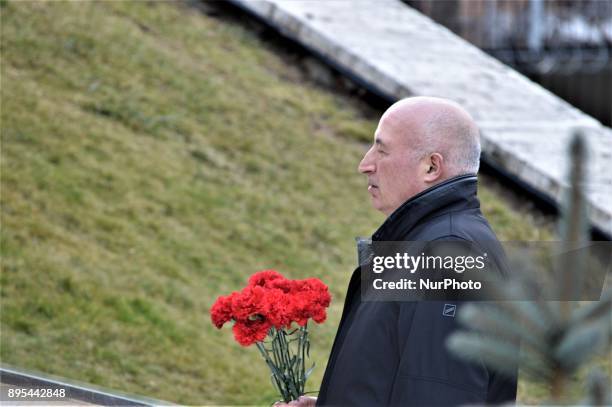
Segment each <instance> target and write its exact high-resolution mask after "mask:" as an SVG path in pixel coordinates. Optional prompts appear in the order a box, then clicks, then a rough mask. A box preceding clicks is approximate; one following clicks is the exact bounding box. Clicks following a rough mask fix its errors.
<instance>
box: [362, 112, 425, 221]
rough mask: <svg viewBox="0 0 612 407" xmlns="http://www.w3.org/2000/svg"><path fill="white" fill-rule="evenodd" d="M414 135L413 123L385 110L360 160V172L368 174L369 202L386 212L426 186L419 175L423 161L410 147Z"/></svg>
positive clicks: (392, 209) (389, 211) (415, 133)
mask: <svg viewBox="0 0 612 407" xmlns="http://www.w3.org/2000/svg"><path fill="white" fill-rule="evenodd" d="M415 137H417V131H415V130H414V126H409V125H407V124H406V123H402V122H400V121H399V120H397V119H395V118H394V117H393V116H392V115H386V114H385V115H383V117H382V118H381V120H380V122H379V124H378V128H377V129H376V133H375V134H374V144H373V145H372V147H371V148H370V149H369V150H368V152H367V153H366V154H365V156H364V157H363V159H362V160H361V163H359V172H361V173H362V174H365V175H367V177H368V192H369V193H370V197H371V199H372V205H373V206H374V208H376V209H378V210H379V211H381V212H382V213H384V214H385V215H387V216H389V215H390V214H391V213H392V212H393V211H394V210H395V209H397V208H398V207H399V206H400V205H402V204H403V203H404V202H406V201H407V200H408V199H409V198H411V197H412V196H414V195H416V194H418V193H419V192H421V191H422V190H424V189H425V188H426V186H425V183H424V182H423V180H422V179H421V176H420V175H421V174H420V171H422V170H423V165H422V163H420V162H419V161H418V157H416V154H414V151H413V148H411V145H413V144H414V143H413V140H414V139H415Z"/></svg>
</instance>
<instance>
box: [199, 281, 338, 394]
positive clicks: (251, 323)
mask: <svg viewBox="0 0 612 407" xmlns="http://www.w3.org/2000/svg"><path fill="white" fill-rule="evenodd" d="M330 301H331V296H330V295H329V291H328V289H327V286H326V285H325V284H323V282H321V280H318V279H316V278H307V279H305V280H289V279H286V278H285V277H284V276H283V275H282V274H280V273H279V272H277V271H275V270H262V271H260V272H257V273H255V274H253V275H252V276H251V277H250V278H249V281H248V284H247V286H246V287H244V288H243V289H242V290H241V291H236V292H233V293H231V294H230V295H227V296H221V297H219V298H217V301H215V303H214V304H213V306H212V307H211V309H210V319H211V321H212V323H213V324H214V325H215V326H216V327H217V328H221V327H223V325H224V324H225V323H226V322H228V321H234V326H233V327H232V331H233V332H234V338H235V339H236V341H237V342H238V343H239V344H240V345H242V346H249V345H252V344H256V345H257V347H258V348H259V350H260V352H261V353H262V355H263V356H264V358H265V359H266V363H267V364H268V366H270V369H271V370H272V375H273V378H274V380H275V381H276V383H277V385H278V384H282V385H279V386H277V387H278V388H279V389H281V393H282V396H283V399H284V400H285V401H286V402H289V401H290V400H297V398H298V397H299V396H301V395H303V394H304V386H305V383H306V376H305V375H304V374H303V372H305V367H306V361H305V360H304V358H302V357H299V356H298V355H304V354H305V352H306V350H307V349H308V348H309V347H310V345H309V339H308V330H307V324H308V320H309V319H312V320H313V321H315V322H316V323H322V322H324V321H325V319H326V317H327V313H326V309H327V307H328V306H329V304H330ZM294 322H295V323H297V324H298V325H299V328H297V329H293V330H291V332H288V330H289V328H290V327H291V325H292V324H293V323H294ZM266 336H269V342H266V345H265V346H264V344H263V341H264V340H265V339H266ZM291 337H294V338H293V339H289V338H291ZM296 346H297V347H299V349H293V348H295V347H296ZM271 347H273V348H274V349H275V351H273V350H272V349H271ZM270 352H281V353H282V356H281V357H279V355H277V354H276V353H275V354H274V357H271V356H270ZM287 361H293V362H287ZM296 361H297V362H296ZM295 363H297V365H296V366H294V364H295ZM300 371H301V372H302V374H301V375H300V374H299V373H298V372H300ZM278 372H289V374H285V373H282V374H279V373H278ZM283 389H284V390H283Z"/></svg>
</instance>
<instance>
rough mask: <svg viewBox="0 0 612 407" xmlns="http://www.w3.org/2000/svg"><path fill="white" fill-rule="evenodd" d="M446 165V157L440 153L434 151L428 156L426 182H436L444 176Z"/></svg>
mask: <svg viewBox="0 0 612 407" xmlns="http://www.w3.org/2000/svg"><path fill="white" fill-rule="evenodd" d="M443 165H444V157H442V155H441V154H439V153H433V154H431V155H429V157H427V160H426V170H425V177H424V181H425V182H436V181H437V180H439V179H440V178H441V177H442V172H443Z"/></svg>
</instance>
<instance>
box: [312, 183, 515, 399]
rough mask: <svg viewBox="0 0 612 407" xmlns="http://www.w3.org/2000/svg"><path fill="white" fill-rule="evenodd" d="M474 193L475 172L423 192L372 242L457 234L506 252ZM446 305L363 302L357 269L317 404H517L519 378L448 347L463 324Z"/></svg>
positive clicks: (493, 249) (403, 208)
mask: <svg viewBox="0 0 612 407" xmlns="http://www.w3.org/2000/svg"><path fill="white" fill-rule="evenodd" d="M476 191H477V178H476V176H475V175H462V176H459V177H455V178H452V179H450V180H447V181H445V182H443V183H441V184H438V185H436V186H434V187H432V188H430V189H428V190H426V191H423V192H422V193H420V194H418V195H416V196H414V197H412V198H411V199H410V200H408V201H406V202H405V203H404V204H403V205H402V206H401V207H399V208H398V209H397V210H396V211H395V212H393V213H392V214H391V215H390V216H389V217H388V218H387V220H386V221H385V222H384V223H383V225H382V226H381V227H380V228H379V229H378V230H377V231H376V232H375V233H374V235H372V240H374V241H400V240H406V241H417V240H418V241H431V240H436V239H446V238H450V239H461V240H468V241H471V242H477V244H482V245H489V246H490V245H496V246H498V247H493V248H490V252H495V251H496V250H497V252H503V250H501V247H500V246H499V243H498V241H497V238H496V236H495V234H494V233H493V231H492V230H491V227H490V226H489V224H488V222H487V220H486V219H485V218H484V217H483V215H482V213H481V212H480V203H479V201H478V198H477V197H476ZM485 249H486V248H483V250H485ZM444 303H445V302H444V301H442V302H437V301H422V302H361V296H360V271H359V268H357V269H356V270H355V271H354V272H353V275H352V277H351V281H350V283H349V287H348V292H347V295H346V300H345V304H344V310H343V312H342V318H341V320H340V325H339V327H338V332H337V334H336V339H335V340H334V344H333V347H332V351H331V354H330V358H329V362H328V364H327V369H326V371H325V375H324V377H323V381H322V383H321V389H320V392H319V397H318V400H317V405H340V406H377V405H401V406H428V405H461V404H467V403H472V404H474V403H479V404H480V403H501V402H514V400H515V399H516V375H514V376H513V377H507V376H502V375H501V374H499V373H496V372H493V371H490V370H489V369H487V368H486V367H485V366H484V365H482V364H475V363H468V362H465V361H464V360H462V359H458V358H457V357H455V356H454V355H452V354H450V352H449V351H448V350H447V348H446V346H445V341H446V338H447V337H448V335H449V334H451V333H452V332H453V331H455V330H456V329H458V328H460V326H459V324H458V321H457V320H456V319H455V318H452V317H451V318H449V317H445V316H443V313H442V310H443V307H444ZM458 305H459V306H460V304H458Z"/></svg>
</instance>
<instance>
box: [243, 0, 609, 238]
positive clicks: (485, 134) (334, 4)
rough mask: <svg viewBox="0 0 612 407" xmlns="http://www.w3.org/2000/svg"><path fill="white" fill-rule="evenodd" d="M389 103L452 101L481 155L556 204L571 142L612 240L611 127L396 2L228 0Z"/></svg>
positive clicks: (594, 212)
mask: <svg viewBox="0 0 612 407" xmlns="http://www.w3.org/2000/svg"><path fill="white" fill-rule="evenodd" d="M232 2H233V3H234V4H237V5H239V6H240V7H242V8H244V9H246V10H248V11H249V12H251V13H253V14H255V15H256V16H258V17H260V18H262V19H264V20H265V21H267V22H268V23H269V24H270V25H272V26H275V27H276V28H278V29H279V30H280V31H281V32H282V33H283V34H284V35H286V36H288V37H289V38H292V39H294V40H295V41H298V42H299V43H301V44H302V45H304V46H306V47H307V48H308V49H310V50H312V51H313V52H315V53H317V54H319V55H321V56H322V57H324V58H325V59H327V60H328V62H329V63H331V64H333V65H335V66H336V67H337V68H339V69H341V70H342V71H344V72H346V73H348V74H350V75H352V76H354V77H356V78H358V79H359V80H361V81H363V82H365V83H366V84H367V85H368V86H369V87H371V88H374V89H376V90H377V91H378V92H379V93H380V94H382V95H386V96H387V97H388V98H391V99H400V98H402V97H405V96H410V95H429V96H442V97H447V98H450V99H453V100H455V101H457V102H458V103H460V104H461V105H462V106H464V107H465V108H467V110H468V111H469V112H470V113H471V114H472V115H473V116H474V118H475V119H476V121H477V122H478V124H479V126H480V128H481V131H482V147H483V156H484V158H485V159H486V160H488V162H490V163H492V164H494V165H496V166H499V167H502V168H503V169H504V170H505V171H507V172H509V173H510V174H511V175H513V176H515V177H517V178H518V179H520V180H521V181H524V182H526V183H527V184H528V185H529V186H531V187H533V188H535V189H536V190H538V191H540V192H543V193H544V194H545V195H547V196H548V197H550V198H552V199H553V200H554V201H556V202H561V201H562V198H563V193H564V191H563V190H564V186H565V185H566V182H565V179H566V178H567V171H568V160H567V155H566V150H567V145H568V141H569V139H570V136H571V133H572V131H573V129H576V128H580V129H583V131H584V134H585V135H586V137H587V141H588V144H589V146H590V150H591V158H590V161H589V171H590V177H589V182H588V185H587V191H588V200H589V218H590V221H591V222H592V224H593V225H595V226H596V227H597V228H599V229H600V230H601V231H603V232H605V233H606V234H608V235H609V236H612V130H611V129H609V128H606V127H603V126H602V125H601V124H600V123H599V122H598V121H597V120H595V119H594V118H592V117H590V116H588V115H586V114H584V113H582V112H581V111H579V110H577V109H576V108H574V107H572V106H571V105H569V104H568V103H566V102H564V101H563V100H561V99H560V98H558V97H556V96H554V95H553V94H551V93H550V92H548V91H547V90H545V89H543V88H542V87H540V86H539V85H537V84H535V83H533V82H531V81H529V80H528V79H527V78H525V77H523V76H522V75H520V74H519V73H517V72H515V71H514V70H512V69H510V68H509V67H507V66H505V65H503V64H501V63H500V62H498V61H497V60H495V59H493V58H492V57H489V56H488V55H486V54H485V53H483V52H482V51H480V50H479V49H478V48H476V47H474V46H472V45H470V44H469V43H467V42H466V41H464V40H462V39H461V38H459V37H458V36H456V35H454V34H453V33H452V32H450V31H449V30H447V29H446V28H444V27H442V26H440V25H439V24H437V23H435V22H433V21H432V20H430V19H429V18H427V17H425V16H423V15H422V14H420V13H418V12H416V11H415V10H413V9H412V8H410V7H408V6H406V5H405V4H403V3H401V2H400V1H399V0H376V1H371V0H367V1H362V0H351V1H348V0H325V1H312V0H258V1H253V0H232Z"/></svg>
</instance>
